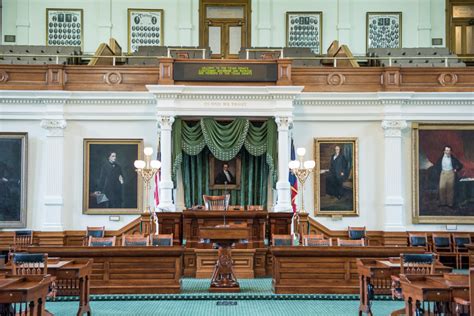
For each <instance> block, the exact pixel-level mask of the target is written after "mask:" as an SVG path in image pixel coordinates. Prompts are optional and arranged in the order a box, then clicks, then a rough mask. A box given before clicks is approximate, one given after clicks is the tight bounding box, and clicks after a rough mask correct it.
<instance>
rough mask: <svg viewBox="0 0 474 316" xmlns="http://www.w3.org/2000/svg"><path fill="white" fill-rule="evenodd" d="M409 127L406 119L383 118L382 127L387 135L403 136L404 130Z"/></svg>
mask: <svg viewBox="0 0 474 316" xmlns="http://www.w3.org/2000/svg"><path fill="white" fill-rule="evenodd" d="M407 127H408V124H407V122H406V121H404V120H383V121H382V128H383V129H384V134H385V137H401V136H402V130H404V129H405V128H407Z"/></svg>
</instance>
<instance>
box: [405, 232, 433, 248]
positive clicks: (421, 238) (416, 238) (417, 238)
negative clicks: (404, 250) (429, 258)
mask: <svg viewBox="0 0 474 316" xmlns="http://www.w3.org/2000/svg"><path fill="white" fill-rule="evenodd" d="M408 241H409V245H410V246H411V247H423V248H425V250H426V251H429V250H430V249H429V248H430V247H429V244H428V235H427V234H426V233H408Z"/></svg>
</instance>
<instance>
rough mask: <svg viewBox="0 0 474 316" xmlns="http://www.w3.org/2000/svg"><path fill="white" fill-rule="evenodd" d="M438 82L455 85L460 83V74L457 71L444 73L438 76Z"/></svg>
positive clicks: (444, 84) (443, 84)
mask: <svg viewBox="0 0 474 316" xmlns="http://www.w3.org/2000/svg"><path fill="white" fill-rule="evenodd" d="M438 82H439V84H440V85H442V86H443V87H445V86H454V85H455V84H456V83H458V75H456V74H455V73H442V74H440V75H439V77H438Z"/></svg>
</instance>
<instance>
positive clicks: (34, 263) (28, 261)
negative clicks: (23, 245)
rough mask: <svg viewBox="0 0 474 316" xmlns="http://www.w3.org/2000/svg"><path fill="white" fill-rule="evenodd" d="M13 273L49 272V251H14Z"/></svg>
mask: <svg viewBox="0 0 474 316" xmlns="http://www.w3.org/2000/svg"><path fill="white" fill-rule="evenodd" d="M12 274H13V275H42V274H48V254H47V253H14V254H13V257H12Z"/></svg>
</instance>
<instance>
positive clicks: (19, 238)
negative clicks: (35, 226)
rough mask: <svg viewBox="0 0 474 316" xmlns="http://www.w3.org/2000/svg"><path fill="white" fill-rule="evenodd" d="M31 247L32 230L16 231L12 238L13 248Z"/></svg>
mask: <svg viewBox="0 0 474 316" xmlns="http://www.w3.org/2000/svg"><path fill="white" fill-rule="evenodd" d="M31 245H33V231H32V230H17V231H15V235H14V236H13V246H15V247H26V246H31Z"/></svg>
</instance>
